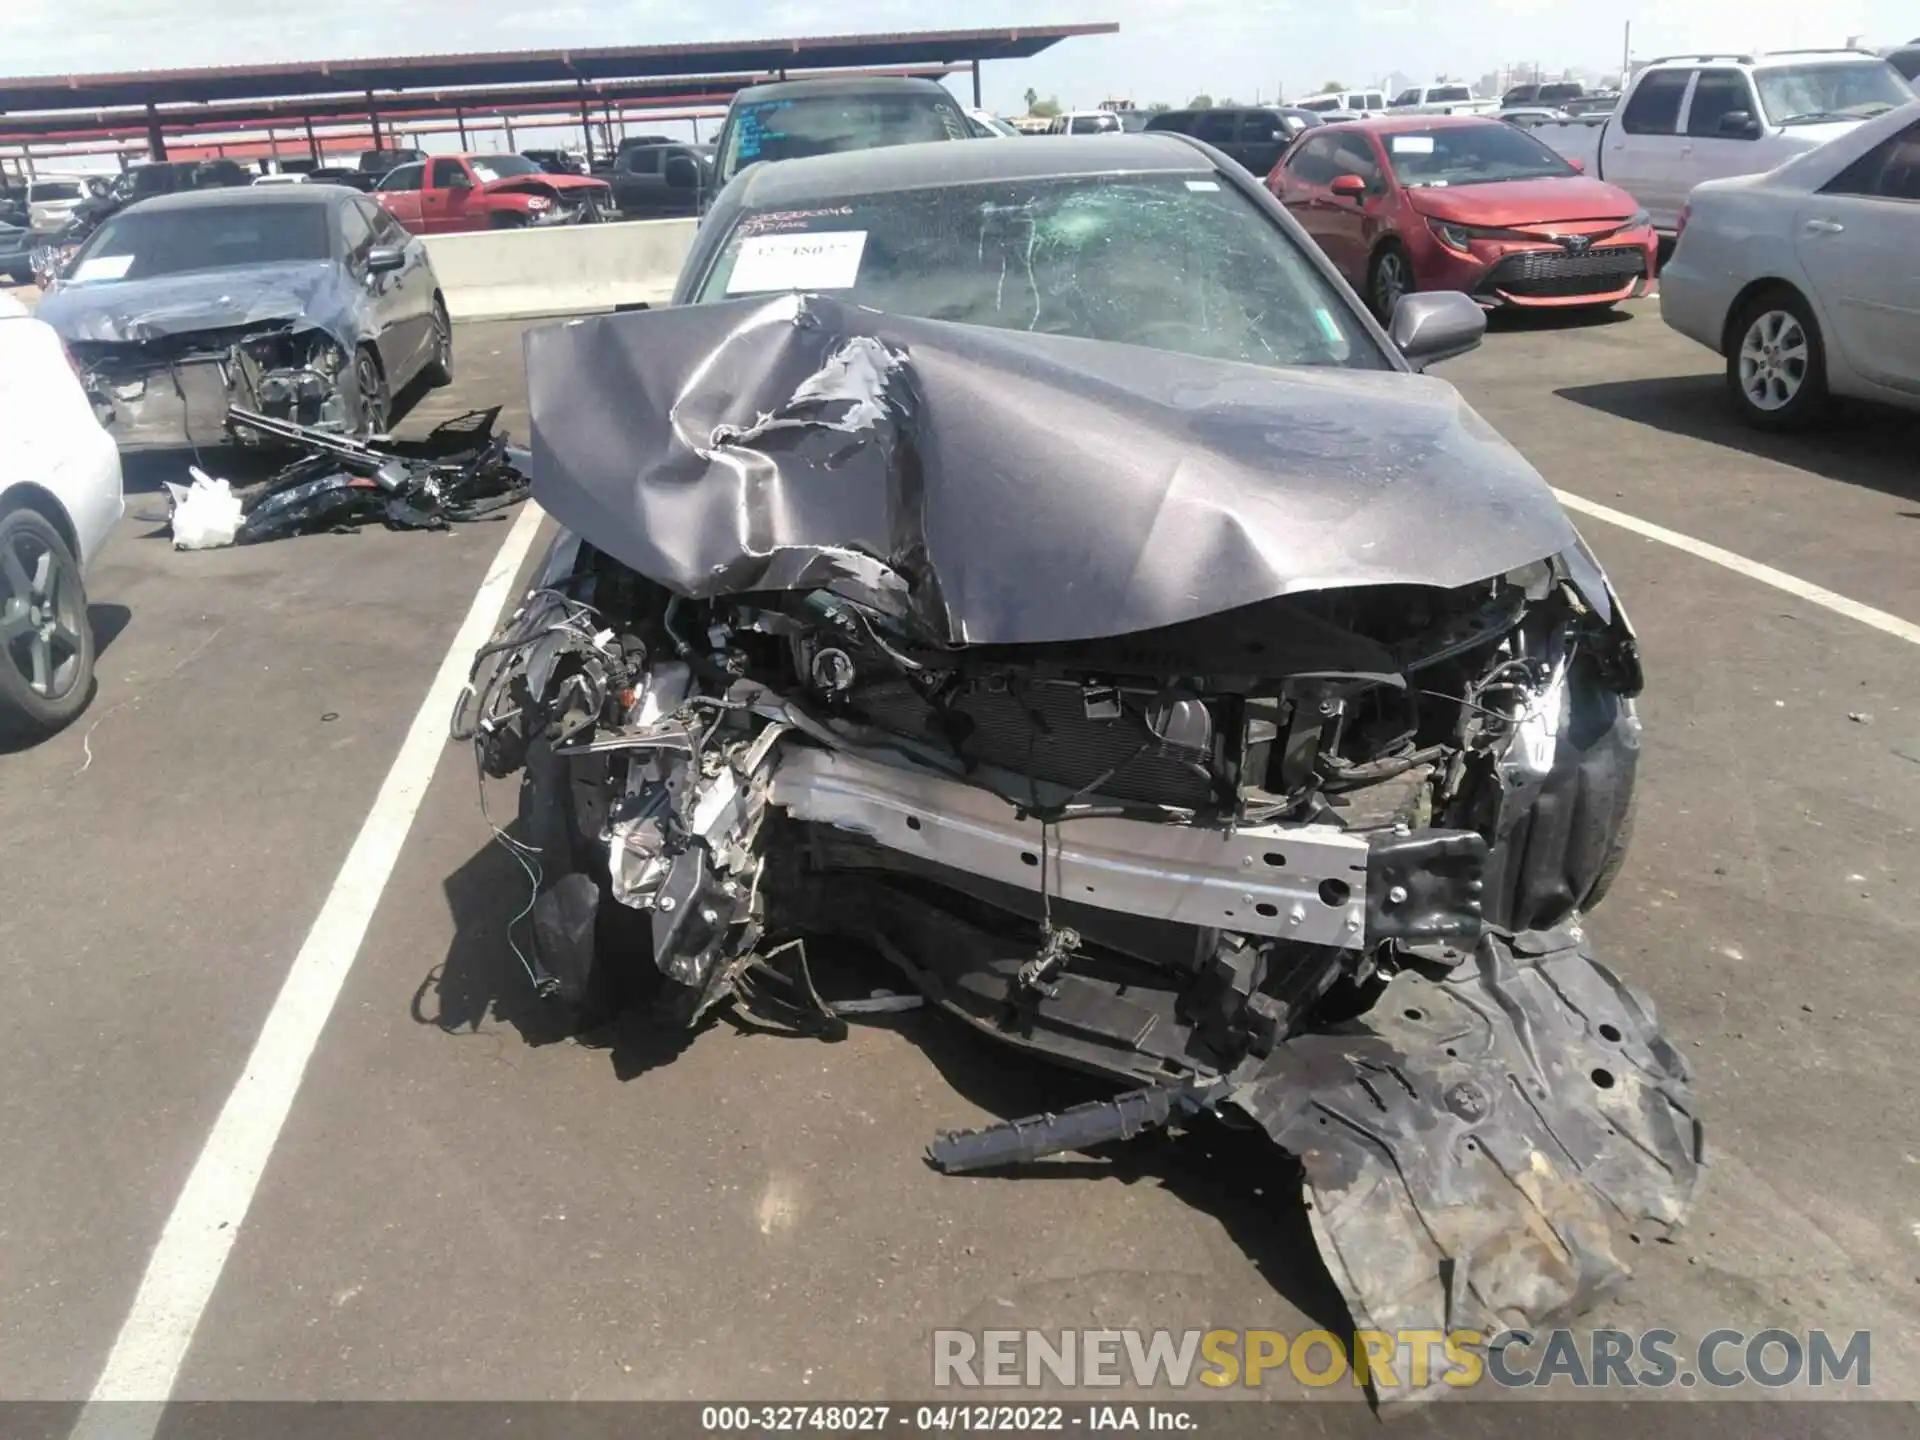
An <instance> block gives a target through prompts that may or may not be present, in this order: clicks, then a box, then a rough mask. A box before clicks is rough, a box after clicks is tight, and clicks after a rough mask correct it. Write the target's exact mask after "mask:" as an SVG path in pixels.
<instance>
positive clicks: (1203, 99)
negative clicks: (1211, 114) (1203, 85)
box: [1187, 92, 1213, 110]
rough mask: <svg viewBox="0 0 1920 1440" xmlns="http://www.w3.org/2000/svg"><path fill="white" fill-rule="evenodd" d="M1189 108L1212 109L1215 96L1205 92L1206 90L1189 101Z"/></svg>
mask: <svg viewBox="0 0 1920 1440" xmlns="http://www.w3.org/2000/svg"><path fill="white" fill-rule="evenodd" d="M1187 108H1188V109H1189V110H1211V109H1212V108H1213V96H1211V95H1208V94H1205V93H1204V92H1203V93H1201V94H1199V95H1196V96H1194V97H1193V98H1192V99H1191V100H1189V101H1187Z"/></svg>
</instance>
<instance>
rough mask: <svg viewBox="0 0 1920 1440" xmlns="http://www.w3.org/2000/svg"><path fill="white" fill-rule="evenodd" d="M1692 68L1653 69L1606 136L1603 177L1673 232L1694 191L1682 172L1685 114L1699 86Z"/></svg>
mask: <svg viewBox="0 0 1920 1440" xmlns="http://www.w3.org/2000/svg"><path fill="white" fill-rule="evenodd" d="M1693 74H1694V72H1693V71H1691V70H1684V69H1672V70H1649V71H1647V72H1646V73H1645V74H1644V75H1642V76H1641V78H1640V83H1639V84H1638V85H1636V86H1634V87H1633V94H1632V96H1631V97H1630V98H1629V99H1628V100H1627V104H1626V108H1625V109H1623V110H1622V111H1621V112H1620V114H1619V117H1618V118H1617V119H1615V120H1612V121H1609V122H1608V124H1607V129H1606V134H1605V135H1604V137H1603V138H1602V142H1601V153H1600V177H1601V178H1602V179H1604V180H1606V181H1607V182H1608V183H1609V184H1613V185H1618V186H1619V187H1620V188H1621V189H1622V190H1625V191H1626V192H1627V193H1628V194H1629V195H1631V196H1633V198H1634V199H1635V200H1637V201H1639V202H1640V205H1641V207H1642V208H1643V209H1645V210H1646V211H1647V213H1648V214H1650V215H1652V216H1653V223H1654V227H1655V228H1656V229H1659V230H1667V231H1671V230H1673V229H1674V227H1675V226H1676V225H1678V224H1679V221H1680V207H1681V206H1682V205H1684V204H1685V203H1686V199H1687V195H1688V194H1689V193H1690V192H1691V191H1692V189H1693V187H1692V186H1691V185H1689V184H1686V183H1685V180H1684V177H1683V176H1682V174H1681V171H1680V147H1681V146H1682V145H1683V144H1685V143H1686V142H1685V141H1684V140H1683V139H1682V137H1681V135H1680V111H1681V107H1682V106H1683V105H1684V103H1685V101H1686V98H1687V92H1688V91H1689V90H1690V89H1692V88H1693Z"/></svg>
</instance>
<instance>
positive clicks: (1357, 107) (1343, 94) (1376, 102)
mask: <svg viewBox="0 0 1920 1440" xmlns="http://www.w3.org/2000/svg"><path fill="white" fill-rule="evenodd" d="M1290 103H1291V104H1292V105H1293V108H1294V109H1296V110H1312V111H1315V112H1316V113H1318V114H1320V115H1321V116H1323V117H1325V118H1326V119H1329V120H1331V119H1333V118H1334V117H1335V116H1338V117H1339V118H1340V119H1342V120H1353V119H1367V118H1370V117H1372V116H1374V115H1378V114H1380V113H1382V112H1383V111H1385V110H1386V108H1387V97H1386V95H1385V94H1384V93H1383V92H1381V91H1379V90H1336V91H1334V92H1332V93H1331V94H1328V95H1309V96H1307V97H1306V99H1304V100H1295V101H1292V102H1290Z"/></svg>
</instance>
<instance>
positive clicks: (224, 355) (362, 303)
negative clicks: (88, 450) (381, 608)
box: [36, 185, 453, 451]
mask: <svg viewBox="0 0 1920 1440" xmlns="http://www.w3.org/2000/svg"><path fill="white" fill-rule="evenodd" d="M36 313H37V314H38V316H39V318H40V319H42V320H45V321H46V322H47V323H48V324H49V325H51V326H53V328H54V329H55V330H56V331H58V332H59V334H60V337H61V339H63V340H64V341H65V342H66V344H67V349H68V351H69V352H70V353H71V354H72V356H73V358H74V363H75V366H76V368H77V369H78V370H79V371H80V375H81V380H82V382H83V384H84V385H85V386H86V390H87V394H88V396H89V398H90V399H91V400H92V402H93V406H94V412H95V414H96V415H97V416H98V417H99V419H100V423H101V424H102V425H103V426H105V427H106V429H107V431H108V433H109V434H111V435H112V436H113V437H114V439H115V440H116V441H117V442H118V443H119V445H120V448H121V449H122V450H123V451H126V450H140V449H161V448H173V447H186V446H193V445H201V444H216V443H220V442H221V441H223V440H224V439H225V438H226V426H225V421H226V417H227V413H228V411H229V410H230V409H234V408H239V409H243V410H249V411H254V412H257V413H261V414H265V415H269V416H272V417H273V418H275V419H278V420H283V421H287V422H289V423H292V424H296V425H305V426H310V427H313V428H317V429H321V430H327V431H330V432H333V433H336V434H341V435H356V436H370V435H380V434H384V433H385V431H386V429H387V425H388V420H389V417H390V414H391V411H392V406H393V398H394V396H396V395H398V394H400V393H401V392H402V391H403V390H404V389H406V388H407V387H408V386H410V385H414V384H416V383H419V384H424V385H430V386H433V385H446V384H449V383H451V382H452V379H453V327H452V323H451V321H450V320H449V318H448V314H447V306H446V301H445V299H444V297H443V296H442V295H441V293H440V288H439V282H438V281H437V280H436V279H435V277H434V273H433V266H432V264H431V262H430V261H429V260H428V258H427V254H426V249H425V247H424V246H423V245H422V244H421V243H420V241H419V240H418V239H416V238H414V237H413V236H411V235H409V234H407V232H406V231H405V230H404V229H402V228H401V227H400V225H399V224H398V222H396V221H395V220H394V219H393V217H392V216H391V215H388V214H387V213H386V212H385V211H384V210H382V209H381V208H380V207H379V206H377V205H375V204H374V203H373V202H372V201H371V200H369V199H367V198H366V197H365V196H364V195H360V194H357V193H356V192H354V191H351V190H348V189H345V188H344V187H340V186H315V185H300V186H288V187H286V188H285V189H281V190H252V189H241V190H203V191H190V192H187V193H184V194H180V195H169V196H163V197H161V198H159V199H154V200H147V201H143V202H141V203H140V204H137V205H132V206H129V207H128V208H127V209H125V210H123V211H121V212H120V213H119V214H117V215H114V216H112V217H111V218H109V219H108V220H107V221H105V222H104V223H103V224H102V225H101V226H100V228H99V229H98V230H96V231H95V232H94V233H93V234H92V235H91V236H89V237H88V239H87V241H86V243H85V244H84V245H83V246H82V247H81V248H80V250H79V251H78V252H77V253H76V254H75V255H74V256H73V257H72V258H71V260H69V261H68V262H67V264H66V266H65V268H64V271H63V274H62V278H61V279H60V281H59V282H58V283H57V284H56V285H55V286H54V288H53V290H52V292H51V293H50V294H48V295H47V296H46V297H45V298H44V299H43V300H42V301H41V302H40V306H39V309H38V311H37V312H36ZM237 433H238V434H239V436H240V438H241V439H242V440H243V441H254V440H257V439H258V438H259V437H258V436H256V435H254V434H252V433H251V432H247V431H244V430H242V431H239V432H237Z"/></svg>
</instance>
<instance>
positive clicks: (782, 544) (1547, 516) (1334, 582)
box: [527, 295, 1576, 643]
mask: <svg viewBox="0 0 1920 1440" xmlns="http://www.w3.org/2000/svg"><path fill="white" fill-rule="evenodd" d="M527 378H528V390H529V397H530V402H531V406H532V414H533V454H534V474H535V490H534V494H535V498H536V499H538V500H539V501H540V502H541V504H542V505H543V506H544V507H545V508H546V509H548V510H550V511H551V512H552V513H553V514H554V515H555V517H556V518H557V519H559V520H560V522H561V523H562V524H564V525H566V526H568V527H570V528H571V529H574V530H577V531H579V532H580V533H581V534H583V535H585V536H586V537H587V538H588V539H589V540H590V541H591V542H592V543H593V544H594V545H595V546H596V547H598V548H599V549H601V550H603V551H604V552H606V553H607V554H609V555H612V556H614V557H615V558H616V559H618V560H620V561H622V562H623V563H625V564H626V565H628V566H630V567H631V568H633V569H634V570H636V571H638V572H639V573H641V574H642V575H645V576H647V577H649V578H650V579H653V580H656V581H658V582H659V583H661V584H663V585H665V586H667V587H668V588H669V589H671V590H673V591H675V592H677V593H680V594H682V595H686V596H690V597H710V596H714V595H720V594H732V593H740V592H745V591H750V590H768V589H786V588H800V587H818V586H823V585H826V586H831V587H832V588H835V589H837V590H839V591H840V593H843V594H848V595H850V596H852V597H854V598H857V599H860V600H862V601H866V602H868V603H876V604H878V603H880V602H881V601H882V600H885V599H887V598H888V595H887V594H877V593H876V592H877V591H878V592H890V594H891V600H892V603H890V604H886V605H885V606H884V607H883V608H886V609H889V610H891V609H895V608H897V606H898V604H899V601H900V598H901V596H902V595H904V596H905V597H906V599H907V602H908V604H909V606H910V608H911V610H912V611H913V613H914V615H915V617H916V619H917V622H918V624H919V626H920V628H921V629H922V630H923V631H924V632H925V633H926V634H927V635H929V636H930V637H932V638H934V639H937V640H941V641H946V642H950V643H1015V642H1041V641H1058V640H1072V639H1085V638H1090V637H1095V636H1106V635H1119V634H1127V633H1131V632H1134V631H1140V630H1148V629H1153V628H1156V627H1160V626H1165V625H1171V624H1175V623H1178V622H1180V621H1184V620H1189V619H1194V618H1197V617H1200V616H1205V615H1213V614H1218V613H1221V612H1224V611H1227V610H1232V609H1235V608H1238V607H1240V606H1242V605H1247V604H1251V603H1253V602H1255V601H1259V600H1265V599H1270V598H1272V597H1275V596H1279V595H1286V594H1292V593H1295V592H1299V591H1306V590H1317V589H1330V588H1336V587H1346V586H1357V585H1369V584H1388V583H1400V584H1418V585H1432V586H1446V587H1452V586H1459V585H1464V584H1467V583H1469V582H1471V581H1474V580H1479V579H1484V578H1486V577H1488V576H1492V575H1498V574H1502V573H1504V572H1506V571H1508V570H1511V569H1513V568H1515V567H1517V566H1520V565H1524V564H1527V563H1529V562H1532V561H1536V560H1538V559H1540V558H1541V557H1542V556H1549V555H1554V554H1557V553H1559V552H1561V551H1564V550H1567V549H1568V548H1569V547H1571V546H1573V545H1574V543H1575V538H1576V537H1575V534H1574V531H1573V528H1572V526H1571V525H1570V524H1569V523H1568V521H1567V519H1566V517H1565V515H1564V514H1563V513H1562V512H1561V510H1560V507H1559V505H1558V503H1557V502H1556V501H1555V500H1554V497H1553V494H1552V492H1551V491H1550V490H1549V489H1548V487H1547V485H1546V483H1545V482H1544V481H1543V480H1541V478H1540V477H1539V475H1538V474H1537V473H1535V471H1534V470H1533V469H1532V467H1531V466H1529V465H1528V464H1527V463H1526V461H1525V460H1523V459H1522V458H1521V457H1520V455H1519V454H1518V452H1516V451H1515V450H1514V449H1513V448H1512V447H1511V446H1510V445H1508V444H1507V443H1506V442H1505V441H1504V440H1502V439H1501V438H1500V437H1499V436H1498V435H1497V434H1495V433H1494V432H1493V430H1492V429H1491V428H1490V427H1488V426H1487V425H1486V423H1485V422H1484V421H1482V420H1481V419H1480V418H1479V417H1478V416H1477V415H1475V414H1474V412H1473V411H1472V410H1471V409H1470V408H1469V407H1468V406H1467V405H1466V404H1465V403H1464V402H1463V401H1462V400H1461V399H1460V397H1459V395H1458V394H1457V393H1456V392H1455V391H1454V390H1453V388H1452V387H1451V386H1449V385H1447V384H1446V383H1445V382H1443V381H1439V380H1434V379H1429V378H1425V377H1418V376H1409V375H1405V374H1398V373H1378V374H1375V373H1370V372H1360V371H1346V370H1331V369H1311V368H1294V369H1270V368H1265V367H1259V366H1251V365H1241V364H1235V363H1230V362H1225V361H1217V360H1208V359H1201V358H1197V357H1193V356H1186V355H1178V354H1171V353H1167V352H1163V351H1149V350H1144V349H1141V348H1138V347H1135V346H1130V345H1120V344H1113V343H1109V342H1104V341H1092V340H1082V339H1078V338H1075V337H1068V336H1056V335H1040V334H1031V333H1026V332H1016V331H1002V330H991V329H984V328H979V327H974V326H966V325H955V324H949V323H944V322H941V321H934V320H919V319H911V318H907V317H901V316H894V315H883V314H880V313H878V312H875V311H870V310H863V309H860V308H857V307H854V306H849V305H846V304H843V303H841V302H839V301H835V300H830V299H826V298H822V297H819V296H811V295H806V296H793V295H789V296H782V297H779V298H777V299H773V300H764V299H756V300H740V301H730V302H726V303H721V304H713V305H698V306H687V307H676V308H671V309H665V310H655V311H644V312H637V313H633V314H625V315H611V316H602V317H595V318H591V319H584V320H577V321H572V322H569V323H567V324H565V325H561V326H556V327H551V328H546V329H541V330H536V331H534V332H532V333H531V334H529V336H528V337H527Z"/></svg>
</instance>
